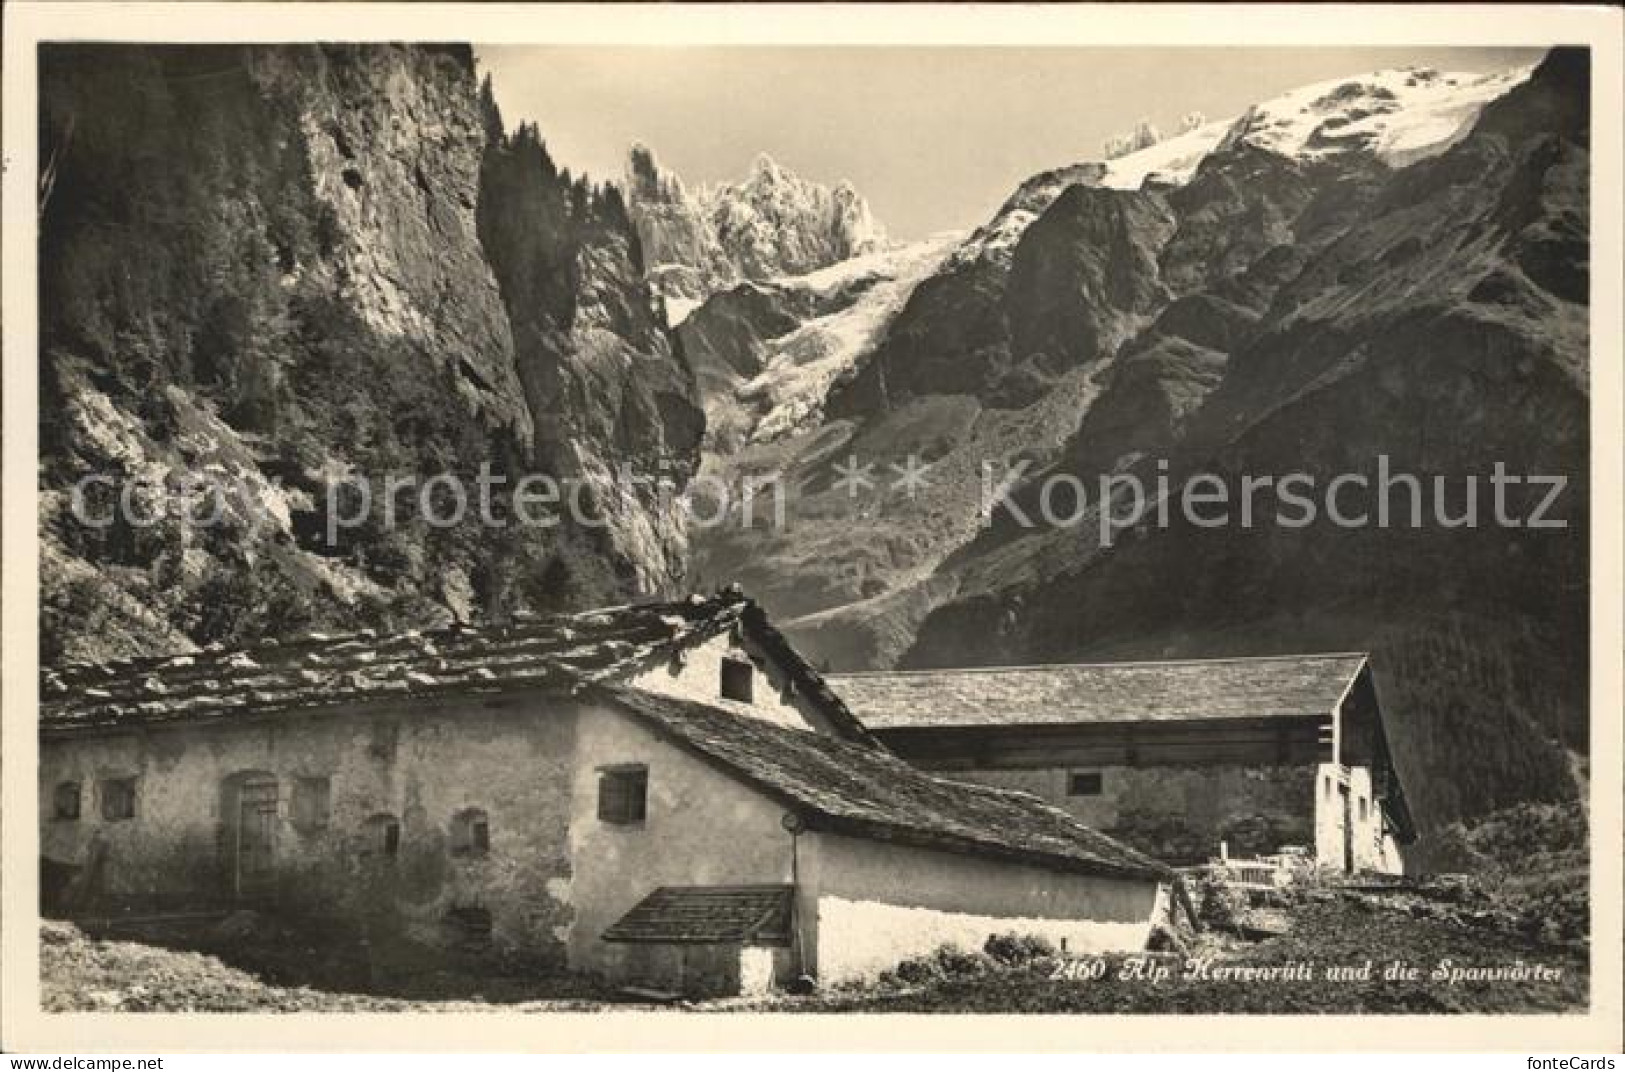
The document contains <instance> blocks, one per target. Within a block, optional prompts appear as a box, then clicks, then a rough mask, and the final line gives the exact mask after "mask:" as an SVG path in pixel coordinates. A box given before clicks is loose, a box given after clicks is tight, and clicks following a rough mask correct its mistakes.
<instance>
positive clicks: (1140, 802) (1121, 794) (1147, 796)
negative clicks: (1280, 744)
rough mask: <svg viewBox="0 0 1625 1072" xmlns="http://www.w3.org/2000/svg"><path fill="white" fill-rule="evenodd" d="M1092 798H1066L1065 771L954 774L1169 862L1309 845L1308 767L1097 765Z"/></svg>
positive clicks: (1312, 808)
mask: <svg viewBox="0 0 1625 1072" xmlns="http://www.w3.org/2000/svg"><path fill="white" fill-rule="evenodd" d="M1090 770H1092V771H1094V772H1096V773H1098V774H1100V776H1101V791H1100V793H1099V794H1098V795H1095V796H1071V795H1069V794H1068V793H1067V784H1068V777H1069V775H1070V774H1071V773H1072V770H1071V769H1068V768H1049V769H1044V770H1008V771H987V770H982V771H963V772H961V771H955V772H954V774H953V777H955V778H964V779H966V780H969V781H976V782H983V783H985V784H988V785H997V786H1002V787H1004V788H1007V789H1020V790H1022V791H1024V792H1028V793H1032V794H1033V795H1035V796H1038V797H1040V798H1042V799H1044V800H1046V801H1048V802H1049V803H1051V804H1053V805H1055V806H1056V807H1058V808H1061V809H1062V810H1064V811H1066V812H1068V813H1069V814H1071V815H1072V816H1073V817H1074V818H1076V819H1077V820H1078V821H1079V822H1081V823H1083V824H1084V825H1086V826H1091V827H1094V828H1095V829H1096V830H1100V831H1102V832H1104V833H1107V834H1110V835H1112V836H1113V837H1116V838H1119V839H1121V840H1123V841H1125V842H1127V843H1128V844H1130V845H1133V846H1134V847H1135V848H1137V849H1140V850H1142V851H1144V852H1147V853H1150V854H1151V855H1152V856H1155V857H1156V858H1158V859H1160V860H1163V861H1165V862H1167V863H1171V864H1183V863H1198V862H1201V861H1203V860H1206V859H1207V858H1208V857H1210V856H1214V855H1217V854H1218V851H1219V842H1221V841H1224V842H1227V843H1228V845H1229V851H1230V852H1231V854H1232V855H1253V854H1256V853H1261V852H1275V851H1276V850H1277V849H1279V848H1280V847H1281V846H1283V845H1303V846H1314V845H1317V844H1318V843H1319V838H1320V835H1319V832H1318V831H1317V828H1316V802H1315V792H1316V789H1315V787H1316V779H1315V774H1316V770H1315V767H1314V766H1313V765H1311V764H1305V765H1301V766H1280V767H1220V766H1214V767H1175V766H1155V767H1099V768H1090Z"/></svg>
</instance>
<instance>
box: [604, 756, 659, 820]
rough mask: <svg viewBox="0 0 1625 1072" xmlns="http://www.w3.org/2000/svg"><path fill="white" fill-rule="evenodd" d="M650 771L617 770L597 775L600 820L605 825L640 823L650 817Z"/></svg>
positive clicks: (641, 768)
mask: <svg viewBox="0 0 1625 1072" xmlns="http://www.w3.org/2000/svg"><path fill="white" fill-rule="evenodd" d="M648 796H649V769H648V768H647V767H618V768H613V769H610V770H605V771H602V772H600V773H599V775H598V818H599V819H601V820H603V821H604V822H606V823H616V824H619V825H623V826H624V825H630V824H633V823H641V822H643V820H644V818H645V817H646V815H647V814H648Z"/></svg>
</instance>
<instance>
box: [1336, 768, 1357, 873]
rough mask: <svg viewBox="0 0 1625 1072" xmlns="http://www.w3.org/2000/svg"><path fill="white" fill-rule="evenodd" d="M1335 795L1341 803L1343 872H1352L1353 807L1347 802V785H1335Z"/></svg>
mask: <svg viewBox="0 0 1625 1072" xmlns="http://www.w3.org/2000/svg"><path fill="white" fill-rule="evenodd" d="M1337 795H1338V797H1339V798H1340V803H1341V804H1342V805H1343V873H1344V874H1353V873H1354V809H1353V808H1352V807H1350V804H1349V787H1348V786H1346V785H1340V786H1338V787H1337Z"/></svg>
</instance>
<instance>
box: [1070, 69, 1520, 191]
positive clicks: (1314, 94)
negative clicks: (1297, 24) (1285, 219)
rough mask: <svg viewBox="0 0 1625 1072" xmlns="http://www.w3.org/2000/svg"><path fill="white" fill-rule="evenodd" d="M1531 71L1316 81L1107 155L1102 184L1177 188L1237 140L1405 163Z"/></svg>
mask: <svg viewBox="0 0 1625 1072" xmlns="http://www.w3.org/2000/svg"><path fill="white" fill-rule="evenodd" d="M1531 70H1532V68H1528V67H1519V68H1514V69H1512V70H1507V71H1495V72H1491V73H1489V74H1476V73H1471V72H1448V71H1437V70H1434V69H1433V68H1428V67H1400V68H1393V69H1388V70H1381V71H1373V72H1371V73H1370V74H1365V75H1359V76H1357V77H1354V78H1335V79H1331V80H1328V81H1325V82H1316V83H1313V84H1311V85H1307V86H1302V87H1300V88H1298V89H1294V90H1291V91H1290V92H1287V93H1283V94H1281V95H1280V96H1278V97H1274V98H1271V99H1270V100H1267V101H1263V102H1261V103H1259V104H1255V105H1253V106H1252V107H1251V108H1248V109H1247V111H1245V112H1244V113H1242V114H1241V115H1240V116H1234V117H1231V118H1229V119H1222V120H1219V121H1217V122H1212V123H1203V124H1201V125H1199V126H1195V127H1193V128H1192V129H1190V130H1187V131H1185V132H1184V133H1182V134H1179V135H1177V136H1175V137H1171V138H1168V139H1165V140H1163V141H1158V142H1156V143H1155V144H1152V145H1150V146H1147V147H1146V148H1143V149H1140V150H1138V151H1136V152H1132V153H1127V154H1124V155H1122V156H1119V157H1117V158H1116V159H1113V160H1109V161H1107V162H1106V174H1105V176H1104V177H1103V178H1102V179H1101V181H1100V184H1101V185H1102V186H1108V187H1112V188H1114V189H1120V190H1137V189H1139V188H1140V187H1142V186H1144V185H1145V184H1147V183H1152V184H1156V185H1165V186H1178V185H1181V184H1183V183H1184V182H1186V181H1188V180H1189V179H1190V177H1191V176H1192V175H1193V174H1195V172H1196V168H1197V166H1198V165H1200V164H1201V162H1202V161H1203V160H1204V159H1205V158H1206V157H1207V156H1208V154H1209V153H1213V152H1223V151H1227V150H1233V149H1237V148H1239V147H1241V146H1243V145H1246V146H1248V147H1251V148H1255V149H1263V150H1266V151H1268V152H1272V153H1276V154H1278V155H1280V156H1287V157H1292V158H1294V159H1298V160H1305V161H1310V160H1323V159H1327V158H1330V157H1334V156H1337V155H1339V154H1342V153H1350V152H1365V153H1370V154H1372V155H1374V156H1375V157H1377V158H1378V159H1380V160H1381V161H1383V162H1384V163H1385V164H1387V165H1389V166H1390V167H1404V166H1405V165H1406V164H1410V163H1412V162H1414V161H1416V160H1420V159H1422V158H1423V157H1427V156H1433V155H1436V154H1438V153H1442V152H1444V151H1445V150H1446V149H1448V148H1449V147H1450V146H1451V145H1453V144H1454V143H1455V142H1456V141H1458V140H1460V139H1461V138H1462V137H1463V136H1465V135H1466V133H1467V131H1468V130H1470V129H1471V128H1472V125H1473V121H1474V120H1476V119H1477V118H1478V113H1479V112H1480V111H1481V110H1482V109H1483V107H1484V105H1485V104H1488V103H1489V102H1490V101H1492V100H1494V99H1495V98H1496V97H1499V96H1501V95H1502V94H1504V93H1506V92H1507V91H1508V90H1510V89H1512V88H1513V87H1514V86H1516V85H1518V84H1519V83H1521V82H1523V81H1525V80H1526V79H1528V77H1529V74H1530V71H1531Z"/></svg>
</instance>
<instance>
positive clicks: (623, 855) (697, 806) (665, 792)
mask: <svg viewBox="0 0 1625 1072" xmlns="http://www.w3.org/2000/svg"><path fill="white" fill-rule="evenodd" d="M576 747H577V756H578V762H577V764H576V768H575V776H574V785H573V792H572V797H573V803H572V807H571V820H570V855H571V858H572V860H573V861H574V863H575V869H574V874H573V877H572V880H571V885H570V900H571V902H572V903H573V904H574V906H575V917H574V922H573V923H572V925H571V927H570V932H569V939H568V945H569V950H570V963H571V965H572V966H573V967H577V968H580V969H583V970H588V971H595V972H600V973H604V974H608V975H612V976H613V975H617V974H619V973H621V972H622V971H624V970H626V969H629V968H630V967H631V966H632V965H633V963H634V960H635V953H634V951H633V950H632V947H629V946H626V945H623V944H617V943H612V942H605V941H602V940H601V937H600V936H601V935H602V934H603V933H604V931H605V930H606V929H607V928H608V927H609V926H610V925H611V924H612V923H614V922H615V921H616V920H618V919H620V918H621V917H622V916H624V915H625V914H626V913H627V911H628V910H630V909H631V908H632V906H633V905H635V904H637V903H638V902H639V901H641V900H643V898H644V897H646V896H648V894H649V893H651V892H652V891H654V890H655V889H656V888H658V887H660V886H693V885H702V886H712V885H726V886H732V885H760V884H766V883H789V882H790V881H791V862H790V835H789V833H788V832H787V831H786V830H785V829H784V826H783V824H782V821H781V820H782V818H783V815H784V808H783V807H782V806H781V805H779V804H778V803H777V802H775V801H773V800H771V799H769V798H768V797H766V796H765V795H763V794H761V793H758V792H756V791H755V790H753V789H751V788H749V787H748V786H745V785H743V784H741V783H740V782H738V781H736V780H735V779H733V778H731V777H729V776H727V775H725V774H723V773H722V772H721V771H719V770H718V769H717V768H716V767H714V766H712V765H711V764H710V763H709V762H707V761H706V760H703V759H701V758H699V757H698V756H696V755H694V754H693V753H691V752H689V751H687V750H685V749H683V748H682V747H681V746H679V745H676V744H673V743H671V742H669V741H667V740H666V739H664V738H663V737H660V736H658V735H657V734H656V733H655V732H654V731H652V730H650V729H648V728H647V727H646V726H645V725H644V724H643V723H641V722H640V721H638V719H637V718H636V717H635V716H632V715H627V714H624V713H622V712H620V711H616V710H614V709H611V708H607V707H606V708H599V707H593V708H585V709H583V711H582V714H581V718H580V721H579V723H578V726H577V735H576ZM624 763H641V764H644V765H646V766H647V767H648V769H649V790H648V793H649V795H648V815H647V818H646V819H645V821H644V822H642V823H639V824H636V825H618V824H614V823H605V822H602V821H600V820H599V818H598V774H599V770H600V768H602V767H605V766H614V765H618V764H624Z"/></svg>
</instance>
